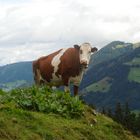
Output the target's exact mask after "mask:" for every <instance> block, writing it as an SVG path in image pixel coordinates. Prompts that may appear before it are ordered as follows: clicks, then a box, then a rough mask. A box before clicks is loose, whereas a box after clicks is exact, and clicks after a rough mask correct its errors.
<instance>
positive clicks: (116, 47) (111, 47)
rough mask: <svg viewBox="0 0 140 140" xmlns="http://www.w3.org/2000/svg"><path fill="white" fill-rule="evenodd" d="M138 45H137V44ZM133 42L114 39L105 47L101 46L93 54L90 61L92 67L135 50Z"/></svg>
mask: <svg viewBox="0 0 140 140" xmlns="http://www.w3.org/2000/svg"><path fill="white" fill-rule="evenodd" d="M136 46H137V45H136ZM133 48H134V46H133V44H132V43H125V42H122V41H113V42H111V43H109V44H107V45H106V46H104V47H103V48H101V49H100V50H99V51H98V52H97V53H96V54H95V55H93V57H92V59H91V63H90V68H92V66H94V65H97V64H99V63H101V62H103V61H109V60H111V59H114V58H116V57H118V56H120V55H122V54H125V53H129V52H131V51H133Z"/></svg>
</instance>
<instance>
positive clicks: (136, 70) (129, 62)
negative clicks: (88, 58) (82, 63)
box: [81, 47, 140, 110]
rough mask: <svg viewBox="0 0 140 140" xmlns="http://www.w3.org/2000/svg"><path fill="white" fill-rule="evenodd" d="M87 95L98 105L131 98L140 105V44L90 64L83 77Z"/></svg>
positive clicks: (133, 104) (132, 103) (111, 105)
mask: <svg viewBox="0 0 140 140" xmlns="http://www.w3.org/2000/svg"><path fill="white" fill-rule="evenodd" d="M81 86H82V93H83V98H84V99H85V100H86V102H87V103H89V104H94V105H96V107H98V108H102V107H106V108H112V109H113V108H114V106H115V105H116V103H118V102H121V103H125V102H128V103H129V105H130V107H131V109H132V110H133V109H136V110H139V109H140V102H139V100H140V92H139V91H140V47H136V48H135V49H134V50H133V51H130V52H127V53H124V54H123V55H120V56H118V57H116V58H114V59H111V60H108V61H103V62H101V63H99V64H97V65H94V66H93V67H92V68H90V69H89V70H88V71H87V73H86V76H85V77H84V79H83V81H82V85H81Z"/></svg>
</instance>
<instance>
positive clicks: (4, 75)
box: [0, 62, 33, 90]
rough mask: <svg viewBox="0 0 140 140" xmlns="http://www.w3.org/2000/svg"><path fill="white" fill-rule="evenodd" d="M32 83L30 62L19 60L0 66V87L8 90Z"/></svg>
mask: <svg viewBox="0 0 140 140" xmlns="http://www.w3.org/2000/svg"><path fill="white" fill-rule="evenodd" d="M32 83H33V73H32V62H19V63H14V64H8V65H5V66H1V67H0V88H3V89H8V90H10V89H12V88H15V87H20V86H27V85H30V84H32Z"/></svg>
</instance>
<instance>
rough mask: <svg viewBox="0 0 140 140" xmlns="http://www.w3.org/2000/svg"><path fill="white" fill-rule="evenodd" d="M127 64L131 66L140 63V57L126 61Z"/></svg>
mask: <svg viewBox="0 0 140 140" xmlns="http://www.w3.org/2000/svg"><path fill="white" fill-rule="evenodd" d="M125 64H126V65H129V66H136V65H140V57H135V58H134V59H133V60H132V61H129V62H126V63H125Z"/></svg>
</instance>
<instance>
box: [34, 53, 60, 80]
mask: <svg viewBox="0 0 140 140" xmlns="http://www.w3.org/2000/svg"><path fill="white" fill-rule="evenodd" d="M60 51H61V50H59V51H57V52H54V53H52V54H50V55H48V56H44V57H41V58H39V59H38V60H36V61H34V62H33V72H34V74H35V76H34V79H35V81H36V79H37V77H38V73H37V70H39V72H40V76H41V77H42V78H43V80H45V81H46V82H50V80H51V79H52V73H53V72H54V67H53V66H52V65H51V62H52V59H53V57H54V56H55V55H57V54H58V53H59V52H60Z"/></svg>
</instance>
